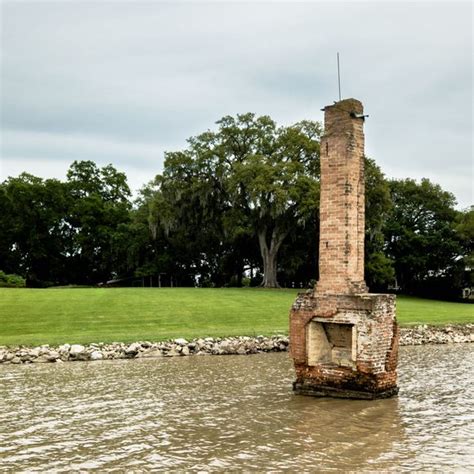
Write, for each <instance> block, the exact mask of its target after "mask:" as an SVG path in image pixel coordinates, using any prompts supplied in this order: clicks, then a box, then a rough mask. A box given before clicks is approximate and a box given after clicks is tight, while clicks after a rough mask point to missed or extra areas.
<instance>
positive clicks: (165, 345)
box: [0, 324, 474, 364]
mask: <svg viewBox="0 0 474 474" xmlns="http://www.w3.org/2000/svg"><path fill="white" fill-rule="evenodd" d="M459 342H474V324H464V325H449V326H443V327H435V326H426V325H422V326H415V327H413V328H402V329H401V338H400V345H403V346H409V345H421V344H452V343H459ZM288 345H289V341H288V337H287V336H282V335H279V336H271V337H265V336H254V337H249V336H240V337H226V338H213V337H205V338H199V339H193V340H190V341H188V340H186V339H184V338H178V339H173V340H171V341H163V342H150V341H139V342H133V343H132V344H124V343H122V342H112V343H110V344H106V343H102V342H100V343H94V344H87V345H82V344H62V345H60V346H49V345H48V344H45V345H42V346H38V347H26V346H15V347H7V346H0V364H2V363H3V364H25V363H26V364H29V363H38V362H68V361H98V360H107V359H109V360H110V359H136V358H148V357H177V356H191V355H198V356H199V355H245V354H257V353H260V352H285V351H287V350H288Z"/></svg>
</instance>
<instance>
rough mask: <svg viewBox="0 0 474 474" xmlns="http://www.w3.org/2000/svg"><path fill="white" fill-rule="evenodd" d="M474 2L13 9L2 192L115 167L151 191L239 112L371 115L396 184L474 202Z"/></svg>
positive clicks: (14, 5) (377, 154)
mask: <svg viewBox="0 0 474 474" xmlns="http://www.w3.org/2000/svg"><path fill="white" fill-rule="evenodd" d="M472 15H473V11H472V5H471V2H464V3H456V2H452V1H449V2H419V3H410V2H403V1H399V2H396V3H390V2H383V1H378V2H375V1H374V2H349V3H346V2H344V3H343V2H334V1H333V2H330V3H329V2H328V3H326V2H324V3H323V2H306V3H295V2H265V3H254V2H250V3H228V2H214V3H202V2H192V3H190V2H179V3H178V2H171V3H161V2H91V1H87V2H86V1H84V2H79V1H77V2H74V1H69V2H24V1H23V2H13V1H3V2H2V3H1V27H2V37H1V40H2V41H1V53H2V69H1V140H2V141H1V168H0V179H1V180H3V179H6V178H7V177H8V176H16V175H18V174H19V173H21V172H22V171H28V172H30V173H32V174H35V175H38V176H42V177H57V178H61V179H63V178H64V177H65V174H66V170H67V168H68V166H69V165H70V164H71V163H72V161H73V160H81V159H90V160H94V161H96V162H97V163H98V164H99V165H105V164H107V163H112V164H113V165H114V166H115V167H116V168H118V169H119V170H121V171H125V172H126V174H127V176H128V178H129V183H130V186H131V187H132V189H134V190H137V189H139V188H140V187H141V186H142V185H143V184H144V183H146V182H148V181H150V180H151V179H152V178H153V177H154V176H155V175H156V174H157V173H159V172H160V171H161V170H162V166H163V156H164V151H165V150H176V149H180V148H182V147H184V146H185V144H186V139H187V138H188V137H190V136H192V135H195V134H198V133H200V132H202V131H205V130H207V129H208V128H213V127H214V122H215V121H216V120H218V119H219V118H221V117H222V116H224V115H227V114H231V115H233V114H237V113H245V112H249V111H251V112H255V113H257V114H267V115H270V116H271V117H272V118H273V119H275V120H276V121H277V122H278V123H279V124H282V125H289V124H292V123H294V122H296V121H299V120H302V119H313V120H322V118H323V113H322V112H321V110H320V109H321V108H322V107H323V106H325V105H328V104H331V103H333V101H334V100H336V99H337V69H336V52H337V51H339V52H340V54H341V72H342V96H343V97H344V98H348V97H355V98H357V99H359V100H361V101H362V102H363V103H364V106H365V110H366V113H368V114H369V115H370V117H369V119H368V120H367V121H366V127H365V132H366V153H367V155H368V156H370V157H371V158H374V159H375V160H376V162H377V163H378V164H379V166H380V167H381V168H382V170H383V171H384V172H385V174H386V175H387V176H388V177H396V178H406V177H410V178H415V179H420V178H422V177H427V178H430V179H431V180H432V181H434V182H437V183H439V184H441V186H442V187H443V188H444V189H446V190H448V191H451V192H452V193H454V195H455V196H456V198H457V200H458V203H459V207H466V206H468V205H470V204H472V203H473V202H474V197H473V127H472V125H473V121H472V108H473V103H472V98H473V97H472V87H473V85H472V79H473V77H472V75H473V46H472V21H473V20H472Z"/></svg>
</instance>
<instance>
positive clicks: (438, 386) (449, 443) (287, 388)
mask: <svg viewBox="0 0 474 474" xmlns="http://www.w3.org/2000/svg"><path fill="white" fill-rule="evenodd" d="M473 349H474V345H472V346H470V345H468V344H455V345H449V346H447V345H445V346H421V347H420V346H418V347H402V348H401V353H400V364H399V375H400V383H399V385H400V394H399V396H398V397H396V398H393V399H389V400H377V401H354V400H336V399H335V400H332V399H316V398H309V397H302V396H296V395H294V394H293V393H292V391H291V383H292V381H293V377H294V375H293V369H292V364H291V361H290V359H289V357H288V354H286V353H276V354H258V355H252V356H207V357H206V356H204V357H179V358H160V359H137V360H128V361H124V360H117V361H101V362H77V363H66V364H32V365H23V366H12V365H8V366H5V365H4V366H1V365H0V470H11V471H18V470H29V471H31V470H35V471H51V470H54V471H64V472H66V471H70V470H97V471H103V470H109V471H114V470H116V471H124V470H127V471H130V470H135V471H141V470H144V469H150V470H151V469H162V470H180V471H182V470H202V471H212V470H217V471H223V470H230V469H234V470H252V471H254V470H260V471H261V470H267V471H268V470H274V471H275V470H283V469H288V470H295V471H296V470H299V471H315V470H339V471H347V470H357V471H361V470H367V471H369V470H371V471H375V470H394V471H403V470H405V471H412V470H439V471H446V470H450V471H452V470H464V471H465V470H472V469H474V450H473V442H472V440H473V439H474V428H473V423H474V420H473V419H474V393H473V385H472V380H471V378H470V376H471V375H472V367H473V366H474V356H473V354H474V352H473Z"/></svg>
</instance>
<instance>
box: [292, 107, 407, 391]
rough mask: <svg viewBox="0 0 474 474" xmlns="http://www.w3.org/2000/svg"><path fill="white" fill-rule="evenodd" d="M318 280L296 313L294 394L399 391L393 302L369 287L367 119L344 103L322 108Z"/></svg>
mask: <svg viewBox="0 0 474 474" xmlns="http://www.w3.org/2000/svg"><path fill="white" fill-rule="evenodd" d="M324 112H325V113H324V122H325V132H324V136H323V138H322V140H321V153H320V154H321V196H320V241H319V281H318V283H317V284H316V287H315V289H314V291H309V292H307V293H301V294H299V295H298V297H297V298H296V301H295V303H294V304H293V306H292V308H291V311H290V353H291V357H292V358H293V361H294V364H295V371H296V381H295V382H294V384H293V389H294V391H295V392H296V393H298V394H301V395H311V396H317V397H325V396H331V397H343V398H362V399H375V398H384V397H390V396H392V395H394V394H396V393H397V392H398V388H397V385H396V381H397V372H396V368H397V360H398V339H399V329H398V325H397V323H396V316H395V296H394V295H384V294H370V293H368V288H367V286H366V284H365V281H364V235H365V231H364V229H365V181H364V132H363V125H364V115H363V113H364V112H363V106H362V104H361V102H359V101H358V100H356V99H345V100H342V101H339V102H337V103H335V104H334V105H330V106H327V107H325V108H324Z"/></svg>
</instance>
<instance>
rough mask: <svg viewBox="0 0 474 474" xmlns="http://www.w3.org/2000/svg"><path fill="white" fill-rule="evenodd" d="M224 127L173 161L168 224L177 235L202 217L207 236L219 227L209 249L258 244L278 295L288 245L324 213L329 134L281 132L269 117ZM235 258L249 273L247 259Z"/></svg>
mask: <svg viewBox="0 0 474 474" xmlns="http://www.w3.org/2000/svg"><path fill="white" fill-rule="evenodd" d="M217 125H218V126H219V127H218V130H217V131H215V132H212V131H207V132H205V133H203V134H201V135H199V136H197V137H192V138H190V139H189V140H188V144H189V146H188V148H187V149H186V150H183V151H178V152H170V153H167V154H166V160H165V168H164V172H163V175H162V176H159V177H158V178H157V181H156V183H157V186H158V188H159V190H160V196H161V197H162V205H163V207H162V212H163V215H164V217H163V215H162V216H160V219H161V222H162V224H163V225H164V226H165V227H167V228H168V229H171V228H172V227H173V225H175V224H176V222H183V221H186V222H187V223H188V222H192V221H193V220H195V218H196V217H199V219H201V223H200V225H201V229H202V228H203V227H202V224H203V223H205V224H206V225H208V224H209V225H210V226H211V227H210V229H209V230H210V233H211V234H212V235H210V236H209V240H208V242H207V245H208V244H209V242H213V243H214V247H216V246H217V247H218V246H219V245H221V246H222V245H223V243H224V242H225V241H227V242H229V241H230V242H232V243H233V244H235V243H236V241H237V240H238V239H243V242H247V243H250V242H251V240H252V239H255V240H254V241H256V243H258V247H259V250H260V255H261V259H262V266H263V273H264V279H263V282H262V286H264V287H267V288H269V287H270V288H271V287H277V286H279V285H278V281H277V269H278V266H277V255H278V251H279V249H280V247H281V245H282V244H283V242H284V241H285V239H286V237H287V236H288V235H289V234H290V232H291V231H292V229H294V228H295V226H297V225H299V224H302V223H304V222H305V221H306V220H308V219H309V218H310V216H311V215H312V214H314V213H315V212H316V209H317V203H318V196H319V181H318V176H319V138H320V135H321V126H320V124H318V123H316V122H310V121H304V122H300V123H298V124H295V125H293V126H290V127H277V125H276V123H275V122H274V121H273V120H271V119H270V118H269V117H268V116H262V117H256V116H255V115H254V114H251V113H248V114H243V115H237V117H230V116H227V117H224V118H222V119H221V120H219V121H218V122H217ZM183 198H184V199H183ZM165 203H166V204H165ZM190 214H192V216H191V215H190ZM198 225H199V223H198ZM223 237H224V238H223ZM223 246H224V247H226V246H225V245H223ZM231 248H235V245H234V246H232V245H231ZM196 251H197V249H196ZM233 258H234V259H235V260H237V261H240V263H238V267H240V269H242V268H243V266H244V265H243V262H244V259H242V256H241V255H239V254H238V253H237V254H235V255H234V257H233Z"/></svg>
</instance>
